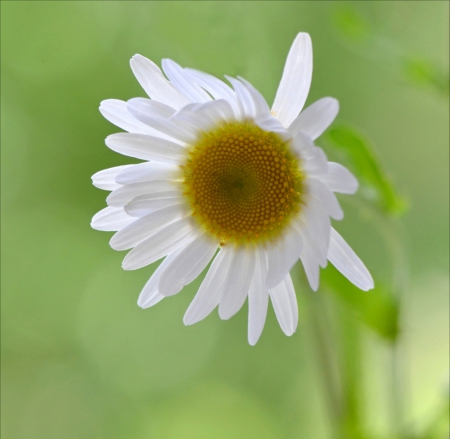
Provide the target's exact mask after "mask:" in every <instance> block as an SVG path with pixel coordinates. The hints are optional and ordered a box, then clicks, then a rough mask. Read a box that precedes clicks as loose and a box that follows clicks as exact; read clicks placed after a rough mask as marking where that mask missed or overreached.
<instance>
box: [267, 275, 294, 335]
mask: <svg viewBox="0 0 450 439" xmlns="http://www.w3.org/2000/svg"><path fill="white" fill-rule="evenodd" d="M269 294H270V298H271V300H272V305H273V309H274V310H275V314H276V316H277V319H278V323H279V324H280V326H281V329H282V330H283V332H284V333H285V334H286V335H292V334H293V333H294V332H295V330H296V329H297V324H298V307H297V297H296V296H295V290H294V285H293V284H292V279H291V276H290V275H289V274H288V275H287V276H286V278H285V279H284V280H283V282H281V283H280V284H278V285H277V286H276V287H275V288H273V289H270V290H269Z"/></svg>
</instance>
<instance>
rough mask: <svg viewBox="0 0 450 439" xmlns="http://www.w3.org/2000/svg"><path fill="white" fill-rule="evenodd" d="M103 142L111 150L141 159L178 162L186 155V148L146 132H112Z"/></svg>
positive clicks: (170, 162) (169, 162)
mask: <svg viewBox="0 0 450 439" xmlns="http://www.w3.org/2000/svg"><path fill="white" fill-rule="evenodd" d="M105 143H106V145H107V146H108V148H111V149H112V150H113V151H116V152H118V153H120V154H123V155H127V156H129V157H135V158H137V159H141V160H152V161H156V162H162V163H168V164H178V163H180V162H181V161H182V160H184V158H185V157H186V149H185V148H184V147H182V146H181V145H178V144H176V143H174V142H171V141H170V140H166V139H159V138H157V137H153V136H148V135H146V134H132V133H117V134H112V135H111V136H108V137H107V138H106V140H105Z"/></svg>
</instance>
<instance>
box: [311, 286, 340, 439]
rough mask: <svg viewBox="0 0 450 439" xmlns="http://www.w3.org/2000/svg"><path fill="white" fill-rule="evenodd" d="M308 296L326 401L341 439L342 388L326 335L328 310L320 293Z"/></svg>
mask: <svg viewBox="0 0 450 439" xmlns="http://www.w3.org/2000/svg"><path fill="white" fill-rule="evenodd" d="M308 296H309V299H310V300H309V304H310V306H309V309H310V316H311V318H310V320H311V329H312V332H313V336H314V346H315V348H316V356H317V360H318V363H319V368H320V370H321V374H322V378H323V387H324V394H325V399H326V402H327V405H328V411H329V414H330V419H331V420H332V424H333V427H334V431H336V432H339V433H338V435H337V436H336V438H341V437H342V419H343V410H342V397H341V388H340V382H339V376H338V373H337V371H336V369H335V368H333V365H336V364H337V361H336V358H335V355H334V354H333V352H332V350H331V345H330V340H329V338H328V337H327V335H326V333H327V331H326V328H324V316H325V315H326V310H325V309H324V306H323V303H321V297H320V293H315V292H313V291H309V292H308Z"/></svg>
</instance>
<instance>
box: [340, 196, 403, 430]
mask: <svg viewBox="0 0 450 439" xmlns="http://www.w3.org/2000/svg"><path fill="white" fill-rule="evenodd" d="M347 201H350V204H353V205H356V206H357V207H358V208H361V206H363V207H364V208H365V209H367V210H368V211H369V212H370V215H368V217H369V218H370V219H371V220H372V221H373V222H374V223H375V225H376V226H377V227H376V228H377V230H379V231H380V233H381V234H382V236H383V239H384V241H385V243H386V247H387V249H388V252H389V254H390V257H391V266H392V291H393V292H394V295H395V298H396V300H397V304H398V307H399V310H401V309H402V308H401V304H402V298H403V295H404V292H405V291H406V289H407V287H408V283H409V273H408V270H407V267H408V264H407V258H406V254H405V251H404V248H403V245H402V239H401V238H400V236H402V235H403V234H404V233H403V231H402V230H401V225H400V223H399V222H398V221H396V220H395V218H393V217H390V216H389V217H388V216H386V215H382V214H381V213H380V212H379V211H378V210H376V209H375V208H373V207H372V206H371V205H370V204H369V203H367V202H364V201H362V200H360V199H359V200H352V199H351V200H347ZM400 317H401V314H400ZM390 354H391V355H390V373H389V375H390V377H391V382H392V385H391V386H390V388H391V392H392V411H391V414H392V420H391V422H392V429H393V432H394V434H395V435H396V437H398V438H403V437H405V434H406V430H405V419H404V413H405V401H406V400H408V399H409V398H407V395H406V391H407V386H406V385H405V383H404V378H405V376H406V375H407V374H406V373H405V370H406V369H407V367H406V365H407V361H406V355H405V352H404V348H403V349H402V347H401V346H400V343H399V337H397V338H396V339H395V340H394V341H393V343H392V345H391V352H390Z"/></svg>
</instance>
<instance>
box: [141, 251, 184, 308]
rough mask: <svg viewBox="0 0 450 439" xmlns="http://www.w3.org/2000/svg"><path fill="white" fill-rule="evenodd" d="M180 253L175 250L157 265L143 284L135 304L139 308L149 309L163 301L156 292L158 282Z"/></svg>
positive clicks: (162, 297) (160, 295)
mask: <svg viewBox="0 0 450 439" xmlns="http://www.w3.org/2000/svg"><path fill="white" fill-rule="evenodd" d="M180 251H181V250H175V251H174V252H172V253H170V254H169V255H168V256H166V257H165V259H164V260H163V261H162V262H161V264H159V267H158V268H157V269H156V270H155V272H154V273H153V274H152V276H151V277H150V279H149V280H148V282H147V283H146V284H145V286H144V288H143V289H142V291H141V294H140V295H139V299H138V302H137V303H138V305H139V306H140V307H141V308H149V307H151V306H153V305H156V304H157V303H158V302H160V301H161V300H162V299H164V296H163V295H162V294H160V293H159V291H158V282H159V279H160V278H161V274H162V273H163V272H164V270H165V269H166V268H167V267H168V266H169V265H170V264H171V263H172V261H173V260H174V259H175V258H176V257H177V256H178V254H179V253H180Z"/></svg>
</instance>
